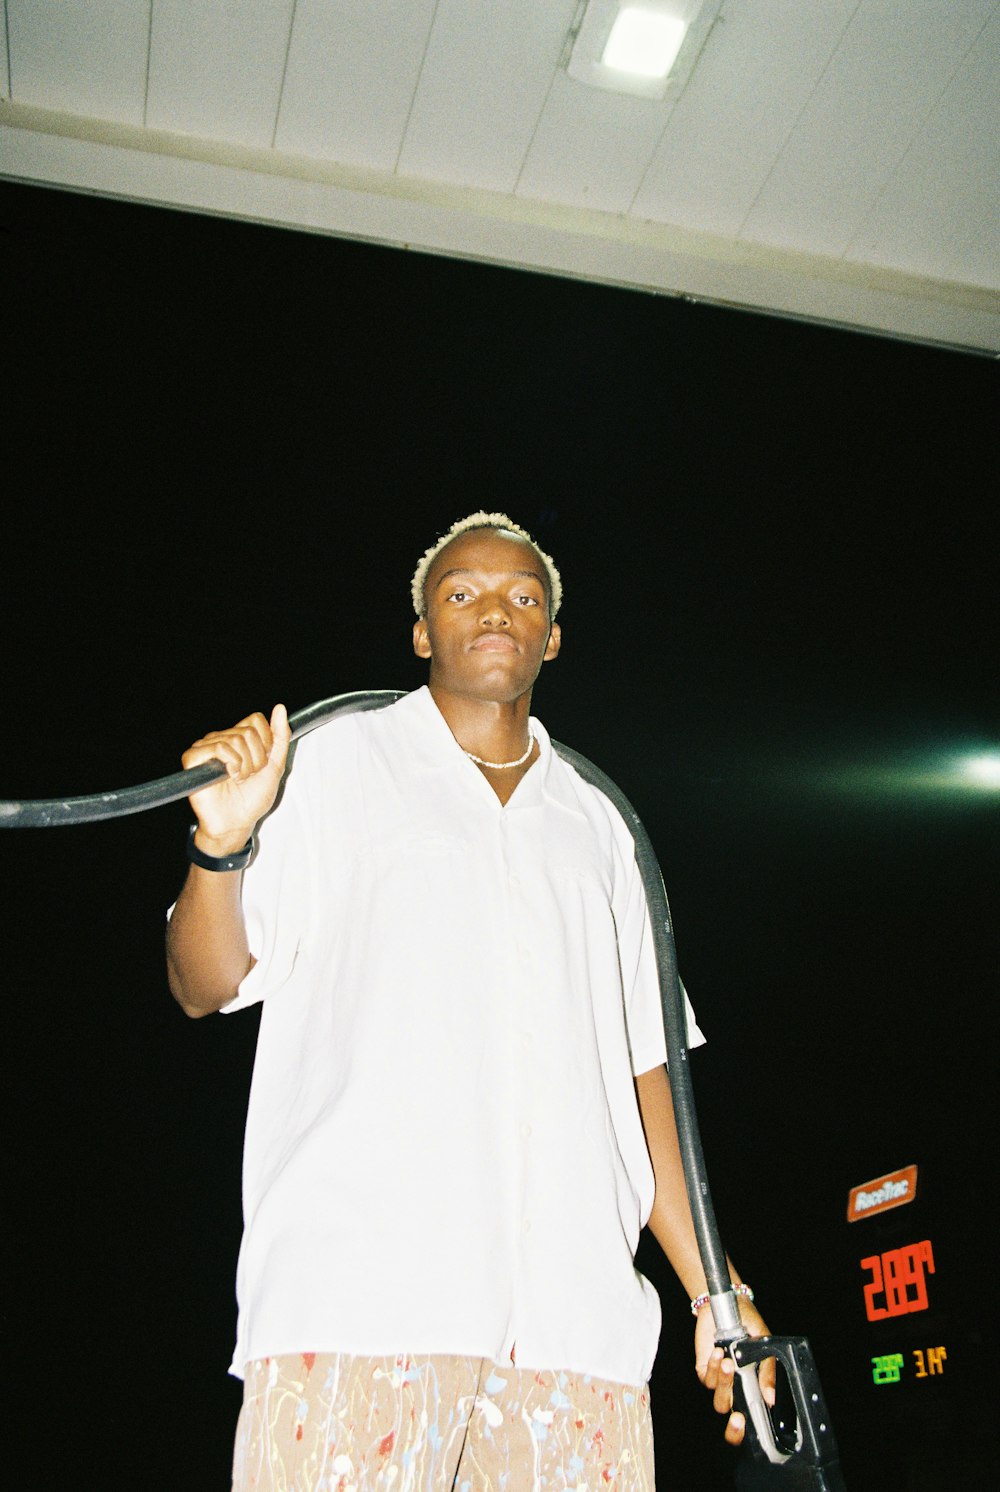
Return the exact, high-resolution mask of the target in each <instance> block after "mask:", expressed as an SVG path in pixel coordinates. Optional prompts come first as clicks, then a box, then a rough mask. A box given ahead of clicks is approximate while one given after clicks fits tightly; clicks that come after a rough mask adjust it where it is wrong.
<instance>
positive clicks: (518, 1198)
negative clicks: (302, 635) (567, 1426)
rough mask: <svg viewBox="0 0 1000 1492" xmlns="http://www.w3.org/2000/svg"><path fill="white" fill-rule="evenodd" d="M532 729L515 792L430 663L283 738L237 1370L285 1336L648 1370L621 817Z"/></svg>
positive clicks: (648, 959) (641, 1021)
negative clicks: (437, 692)
mask: <svg viewBox="0 0 1000 1492" xmlns="http://www.w3.org/2000/svg"><path fill="white" fill-rule="evenodd" d="M532 725H533V729H534V731H535V734H536V736H537V738H538V740H539V746H540V755H539V757H538V759H537V760H536V761H535V762H534V763H533V765H532V766H531V768H530V770H529V771H528V772H527V773H526V774H525V776H524V777H523V778H522V780H521V782H520V783H519V784H518V786H517V788H516V790H515V792H514V793H513V795H512V796H511V798H510V800H509V801H508V803H507V804H506V806H503V805H501V803H500V801H499V799H498V798H497V797H496V794H495V793H494V792H493V790H492V788H491V787H490V785H489V783H488V782H487V781H486V779H485V778H484V777H483V775H482V774H481V773H480V772H479V770H478V768H476V767H475V766H474V765H473V763H472V762H470V761H469V759H468V758H467V757H466V755H465V753H464V752H463V751H462V749H461V748H460V747H459V745H458V743H457V742H456V740H455V738H454V736H453V735H452V733H451V731H450V730H449V728H448V726H447V724H446V722H445V720H444V718H443V717H442V716H441V714H440V712H439V711H438V709H437V706H436V705H435V703H434V701H433V698H432V696H431V694H430V692H429V691H428V690H427V689H426V688H425V689H420V690H418V691H416V692H415V693H414V694H410V695H407V696H406V697H405V698H403V699H402V700H400V701H399V702H398V703H396V704H394V705H391V706H389V707H388V708H386V709H383V710H378V711H373V712H367V713H363V714H355V715H351V716H347V717H342V718H340V719H338V720H334V721H332V722H331V723H330V724H328V725H326V726H323V727H320V728H319V729H318V730H316V731H314V732H313V733H312V734H311V735H309V736H306V737H304V738H303V739H302V740H300V741H299V742H298V743H297V744H296V748H295V753H294V757H293V760H292V764H291V767H290V769H289V771H288V773H287V774H286V778H285V782H284V788H283V793H282V796H281V798H280V800H279V803H278V804H277V805H276V807H275V809H274V810H273V811H272V812H271V814H270V815H269V816H268V817H267V819H265V821H264V822H263V824H262V825H261V827H260V830H259V848H258V853H257V856H256V858H255V860H254V863H253V864H252V865H251V866H250V868H249V869H248V870H247V872H246V873H245V877H244V884H243V903H244V910H245V914H246V919H247V927H248V934H249V939H250V947H251V951H252V952H253V954H254V955H255V957H256V959H257V962H256V965H255V966H254V968H253V969H252V970H251V972H250V973H249V974H248V975H247V977H246V979H245V980H244V981H243V983H242V985H241V987H240V990H239V993H238V995H237V997H236V999H235V1000H234V1001H233V1002H232V1003H231V1004H230V1005H229V1006H227V1007H226V1009H227V1010H228V1011H232V1010H236V1009H239V1008H240V1007H242V1006H245V1005H249V1004H252V1003H254V1002H256V1001H262V1002H263V1010H262V1015H261V1025H260V1034H259V1038H258V1046H257V1056H256V1061H255V1066H254V1075H253V1082H252V1085H251V1093H250V1103H249V1111H248V1118H247V1131H246V1145H245V1154H244V1178H243V1179H244V1222H245V1228H244V1237H243V1243H242V1247H241V1251H240V1262H239V1269H238V1280H237V1294H238V1299H239V1328H238V1340H237V1346H236V1351H235V1354H234V1358H233V1366H232V1371H233V1372H234V1373H236V1374H237V1375H240V1374H241V1373H242V1371H243V1367H244V1364H245V1363H246V1362H247V1361H249V1360H251V1359H256V1358H260V1357H264V1356H268V1355H274V1354H280V1353H288V1352H303V1351H340V1352H353V1353H361V1354H366V1355H377V1354H383V1353H393V1352H398V1351H411V1352H426V1353H437V1352H440V1353H458V1354H462V1355H469V1356H472V1355H475V1356H482V1357H489V1358H493V1359H495V1360H496V1361H500V1362H502V1361H509V1360H510V1356H511V1353H512V1351H514V1352H516V1361H517V1364H518V1366H519V1367H539V1368H541V1367H560V1368H565V1369H567V1370H570V1369H572V1370H576V1371H581V1372H590V1373H593V1374H595V1375H596V1376H600V1377H603V1378H610V1379H613V1380H617V1381H619V1382H624V1383H642V1382H644V1381H645V1380H646V1378H647V1377H648V1375H649V1372H650V1369H651V1366H652V1361H653V1357H654V1355H655V1351H656V1343H657V1338H658V1334H659V1321H660V1313H659V1302H658V1300H657V1297H656V1294H655V1292H654V1290H653V1288H652V1286H651V1285H650V1284H649V1283H648V1281H646V1280H645V1279H644V1278H643V1277H642V1276H641V1275H640V1274H639V1273H638V1272H637V1271H636V1269H635V1266H634V1262H633V1260H634V1255H635V1250H636V1246H637V1243H638V1238H639V1232H640V1229H641V1227H642V1225H643V1223H644V1222H645V1220H646V1218H647V1217H648V1215H649V1211H650V1208H651V1205H652V1197H653V1176H652V1168H651V1165H650V1161H649V1157H648V1153H647V1150H646V1145H645V1140H644V1137H643V1132H642V1126H641V1122H640V1118H639V1113H638V1106H637V1102H636V1097H635V1090H634V1084H633V1075H634V1074H639V1073H642V1072H645V1071H648V1070H649V1069H650V1068H652V1067H655V1066H656V1065H657V1064H659V1063H661V1062H663V1061H664V1058H665V1046H664V1036H663V1026H662V1016H661V1008H660V998H659V990H658V984H657V977H656V967H655V958H654V953H653V946H652V936H651V931H650V927H649V921H648V916H647V912H646V905H645V899H644V895H643V890H642V884H641V881H640V878H639V874H638V871H637V868H636V865H635V860H634V853H633V843H632V839H631V836H630V835H629V833H628V830H627V828H626V826H625V824H624V822H623V820H622V819H621V817H620V815H619V814H618V813H617V811H616V810H615V809H614V807H613V806H612V805H611V804H610V802H609V801H608V800H607V798H605V797H604V795H603V794H601V793H599V792H598V791H597V790H596V789H595V788H593V787H591V786H590V785H589V784H587V783H585V782H584V781H583V780H582V778H581V777H580V776H579V775H578V774H577V773H576V772H575V771H574V770H573V769H572V768H571V767H569V766H568V764H566V763H565V762H563V761H562V760H561V759H560V758H559V757H558V756H557V755H556V753H555V752H554V751H553V750H552V748H551V744H550V742H549V739H548V736H547V734H546V733H545V730H544V728H543V727H542V726H541V725H540V723H539V722H538V721H533V722H532ZM701 1039H702V1038H701V1035H700V1033H699V1032H698V1030H697V1027H696V1026H695V1025H694V1024H693V1018H691V1023H690V1025H689V1042H690V1044H692V1045H693V1044H696V1043H697V1042H698V1041H700V1040H701Z"/></svg>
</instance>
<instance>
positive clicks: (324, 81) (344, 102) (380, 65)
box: [275, 0, 435, 170]
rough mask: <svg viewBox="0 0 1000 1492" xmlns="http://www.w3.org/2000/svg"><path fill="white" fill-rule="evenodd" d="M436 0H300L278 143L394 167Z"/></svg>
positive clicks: (337, 158) (328, 156)
mask: <svg viewBox="0 0 1000 1492" xmlns="http://www.w3.org/2000/svg"><path fill="white" fill-rule="evenodd" d="M434 10H435V3H434V0H298V4H297V6H296V8H295V24H294V26H293V28H292V41H291V46H290V47H289V52H288V68H287V71H286V74H285V89H284V93H283V94H282V99H281V112H280V114H279V116H278V130H277V134H276V136H275V145H276V146H277V148H278V149H279V150H291V151H301V152H303V153H304V154H306V155H318V156H323V157H325V158H326V159H329V160H334V161H340V162H343V163H344V164H347V165H358V166H374V167H379V168H382V169H386V170H391V169H392V168H393V167H394V166H395V164H396V159H397V157H398V155H399V149H400V145H401V144H402V140H403V134H404V131H405V129H406V121H407V119H408V118H409V114H410V108H411V106H412V103H413V95H414V91H415V89H416V86H417V81H418V79H419V77H420V68H421V64H422V62H423V57H424V51H425V48H426V46H427V39H428V37H429V35H430V28H431V23H432V21H433V19H434Z"/></svg>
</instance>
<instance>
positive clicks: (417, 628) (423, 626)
mask: <svg viewBox="0 0 1000 1492" xmlns="http://www.w3.org/2000/svg"><path fill="white" fill-rule="evenodd" d="M413 651H414V652H415V653H416V655H417V657H418V658H429V657H430V656H431V640H430V638H429V637H428V636H427V621H426V618H424V617H421V618H420V620H419V621H417V622H414V623H413Z"/></svg>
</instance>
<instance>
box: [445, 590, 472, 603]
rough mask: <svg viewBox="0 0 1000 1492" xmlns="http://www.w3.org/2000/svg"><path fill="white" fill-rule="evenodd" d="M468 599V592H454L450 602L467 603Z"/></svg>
mask: <svg viewBox="0 0 1000 1492" xmlns="http://www.w3.org/2000/svg"><path fill="white" fill-rule="evenodd" d="M468 599H469V593H468V591H452V593H451V595H450V596H449V597H448V600H449V601H467V600H468Z"/></svg>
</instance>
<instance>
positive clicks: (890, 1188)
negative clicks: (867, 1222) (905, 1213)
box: [847, 1166, 917, 1223]
mask: <svg viewBox="0 0 1000 1492" xmlns="http://www.w3.org/2000/svg"><path fill="white" fill-rule="evenodd" d="M916 1195H917V1168H916V1166H904V1167H903V1169H902V1170H901V1171H893V1172H891V1173H890V1174H889V1175H888V1176H877V1177H876V1178H875V1180H874V1181H864V1182H862V1184H861V1185H860V1186H855V1187H853V1188H852V1189H851V1191H850V1192H849V1194H848V1197H847V1221H848V1222H849V1223H856V1222H857V1221H858V1219H859V1218H862V1217H874V1215H875V1213H876V1212H888V1210H889V1208H890V1207H902V1206H903V1205H904V1204H905V1203H906V1202H912V1201H913V1199H914V1197H915V1196H916Z"/></svg>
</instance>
